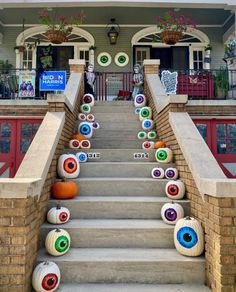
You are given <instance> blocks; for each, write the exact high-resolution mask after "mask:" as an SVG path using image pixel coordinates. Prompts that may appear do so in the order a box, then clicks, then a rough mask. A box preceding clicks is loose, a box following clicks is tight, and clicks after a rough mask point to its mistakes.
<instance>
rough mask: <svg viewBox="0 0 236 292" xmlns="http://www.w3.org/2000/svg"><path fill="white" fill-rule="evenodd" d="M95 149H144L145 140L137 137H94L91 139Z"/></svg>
mask: <svg viewBox="0 0 236 292" xmlns="http://www.w3.org/2000/svg"><path fill="white" fill-rule="evenodd" d="M90 141H91V145H92V148H93V149H142V143H143V141H141V140H139V139H138V138H137V137H136V138H133V139H132V138H130V139H127V137H125V136H124V137H120V138H118V139H117V138H112V139H111V138H106V139H105V138H104V139H103V138H92V139H90Z"/></svg>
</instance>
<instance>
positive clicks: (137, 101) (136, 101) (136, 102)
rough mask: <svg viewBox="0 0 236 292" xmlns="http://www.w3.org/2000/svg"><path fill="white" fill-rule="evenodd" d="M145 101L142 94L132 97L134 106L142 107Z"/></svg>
mask: <svg viewBox="0 0 236 292" xmlns="http://www.w3.org/2000/svg"><path fill="white" fill-rule="evenodd" d="M146 103H147V99H146V96H145V95H144V94H137V95H136V96H135V98H134V106H135V107H139V108H140V107H144V106H145V105H146Z"/></svg>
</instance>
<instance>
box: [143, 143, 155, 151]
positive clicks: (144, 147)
mask: <svg viewBox="0 0 236 292" xmlns="http://www.w3.org/2000/svg"><path fill="white" fill-rule="evenodd" d="M142 148H143V149H154V142H152V141H145V142H143V144H142Z"/></svg>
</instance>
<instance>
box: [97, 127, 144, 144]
mask: <svg viewBox="0 0 236 292" xmlns="http://www.w3.org/2000/svg"><path fill="white" fill-rule="evenodd" d="M138 132H139V131H137V130H130V129H129V127H128V129H127V126H126V128H124V129H123V130H117V129H116V130H107V129H104V128H100V129H98V130H96V131H94V133H93V137H92V139H98V138H100V139H104V140H110V139H112V140H113V139H115V140H121V141H123V140H126V139H129V140H130V139H135V140H137V139H138V138H137V136H138ZM139 141H140V142H141V143H140V144H141V145H142V142H144V140H139Z"/></svg>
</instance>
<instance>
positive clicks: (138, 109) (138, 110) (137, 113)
mask: <svg viewBox="0 0 236 292" xmlns="http://www.w3.org/2000/svg"><path fill="white" fill-rule="evenodd" d="M140 111H141V109H140V108H139V107H137V108H136V109H135V111H134V112H135V114H136V115H139V113H140Z"/></svg>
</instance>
